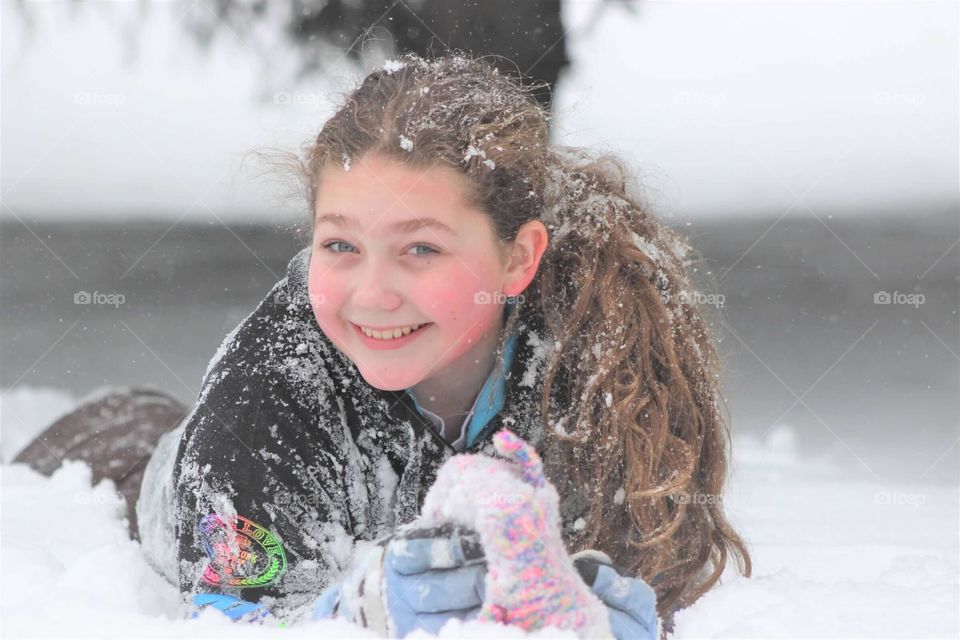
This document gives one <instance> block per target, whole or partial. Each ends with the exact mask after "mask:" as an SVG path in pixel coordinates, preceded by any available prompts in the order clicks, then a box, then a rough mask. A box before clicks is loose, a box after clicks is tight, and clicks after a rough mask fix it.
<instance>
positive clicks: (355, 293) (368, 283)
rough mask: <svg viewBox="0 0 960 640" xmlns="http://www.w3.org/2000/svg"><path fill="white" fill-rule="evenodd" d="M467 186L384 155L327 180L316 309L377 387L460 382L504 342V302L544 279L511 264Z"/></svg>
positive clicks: (316, 245)
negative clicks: (436, 379) (471, 365)
mask: <svg viewBox="0 0 960 640" xmlns="http://www.w3.org/2000/svg"><path fill="white" fill-rule="evenodd" d="M467 180H468V179H467V178H466V177H465V176H463V175H462V174H459V173H457V172H456V171H454V170H453V169H450V168H447V167H433V168H429V169H419V168H415V167H412V166H408V165H404V164H402V163H399V162H396V161H394V160H391V159H388V158H385V157H382V156H377V155H368V156H365V157H364V158H361V159H360V160H359V161H355V162H354V163H353V165H352V166H351V167H350V169H349V170H348V171H345V170H344V168H343V166H338V165H333V166H328V167H326V168H325V169H324V170H323V171H322V173H321V174H320V180H319V189H318V195H317V201H316V203H315V205H316V208H315V211H314V216H315V220H314V222H315V224H314V232H313V247H312V253H311V258H310V276H309V293H310V302H311V305H312V307H313V312H314V315H315V316H316V319H317V322H318V324H319V325H320V328H321V329H322V330H323V332H324V333H325V334H326V335H327V337H329V338H330V340H331V341H332V342H333V343H334V344H335V345H336V346H337V347H338V348H339V349H340V350H341V351H342V352H343V353H344V354H345V355H346V356H347V357H348V358H350V360H351V361H353V362H354V364H356V366H357V368H358V370H359V371H360V373H361V375H362V376H363V377H364V379H365V380H366V381H367V382H369V383H370V384H371V385H373V386H374V387H377V388H379V389H384V390H401V389H406V388H408V387H412V386H414V385H416V384H417V383H419V382H421V381H423V380H425V379H428V378H431V377H432V376H435V375H438V374H440V375H444V374H448V375H454V376H457V374H458V367H457V366H456V365H455V363H457V362H458V361H460V364H461V365H462V364H463V362H467V361H469V362H474V361H478V360H479V361H485V360H486V359H485V358H483V359H479V356H478V353H480V352H482V350H484V349H485V350H488V351H492V350H493V348H494V347H495V345H496V340H497V338H498V335H499V331H500V326H501V318H502V316H503V305H504V302H505V300H504V298H505V296H510V295H516V294H517V293H519V292H520V291H522V290H523V289H524V288H526V286H527V285H528V284H529V282H530V280H532V277H533V275H534V274H535V272H536V267H537V264H533V269H532V272H531V273H530V274H529V278H527V277H525V276H526V273H525V271H529V269H526V270H524V269H518V268H517V266H516V265H514V266H511V263H512V262H513V260H512V259H511V255H510V254H511V250H510V248H509V246H507V247H503V246H501V244H500V243H499V242H498V238H497V236H496V234H495V232H494V228H493V224H492V221H491V219H490V218H489V216H487V215H486V213H484V212H483V211H482V210H480V209H477V208H475V207H473V206H471V205H469V204H467V202H466V199H465V194H466V193H467V192H466V189H467V187H468V182H467ZM541 255H542V252H541ZM536 262H537V263H538V262H539V256H538V259H537V261H536ZM520 272H524V273H520ZM518 275H519V277H518ZM370 334H372V335H370ZM388 336H389V337H388ZM397 336H399V337H397ZM461 359H462V360H461ZM460 373H462V372H460Z"/></svg>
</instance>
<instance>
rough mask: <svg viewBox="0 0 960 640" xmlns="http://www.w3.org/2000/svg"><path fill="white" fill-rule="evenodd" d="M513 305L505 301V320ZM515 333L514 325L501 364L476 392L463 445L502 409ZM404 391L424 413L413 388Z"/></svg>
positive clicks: (511, 302) (470, 443)
mask: <svg viewBox="0 0 960 640" xmlns="http://www.w3.org/2000/svg"><path fill="white" fill-rule="evenodd" d="M515 306H516V303H515V302H513V301H510V302H507V304H506V308H507V311H506V314H505V321H506V316H509V314H510V312H511V311H512V310H513V308H514V307H515ZM517 334H518V331H517V327H516V325H514V327H513V330H512V331H511V332H510V336H509V337H508V338H507V341H506V344H505V345H504V351H503V359H502V360H501V366H500V367H499V368H496V369H494V370H493V371H491V372H490V375H489V376H487V379H486V381H485V382H484V383H483V387H481V388H480V393H479V394H477V398H476V400H475V401H474V403H473V408H472V409H471V413H470V422H469V424H468V425H467V428H466V442H465V444H464V446H465V447H469V446H470V445H472V444H473V442H474V441H475V440H476V439H477V436H479V435H480V432H481V431H483V428H484V427H485V426H487V424H488V423H489V422H490V420H492V419H493V417H494V416H495V415H497V414H498V413H500V412H501V411H502V410H503V406H504V404H505V402H506V396H507V390H506V387H507V384H506V378H507V374H508V373H509V371H510V367H511V365H512V364H513V356H514V353H515V352H516V349H517ZM404 391H405V392H406V393H407V394H409V396H410V397H411V398H412V399H413V404H414V406H415V407H416V408H417V411H419V412H420V415H424V409H423V407H421V406H420V403H419V402H417V397H416V395H414V393H413V388H412V387H410V388H408V389H405V390H404ZM425 417H426V416H425ZM451 444H452V443H451Z"/></svg>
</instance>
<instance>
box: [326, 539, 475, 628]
mask: <svg viewBox="0 0 960 640" xmlns="http://www.w3.org/2000/svg"><path fill="white" fill-rule="evenodd" d="M378 548H379V551H378V550H376V549H375V550H374V551H371V552H370V553H368V554H367V555H366V556H364V558H362V559H361V561H360V562H359V563H358V564H357V565H356V566H355V567H354V568H353V569H351V571H350V572H349V573H348V575H347V577H346V579H345V580H344V581H343V582H341V583H339V584H336V585H333V586H331V587H329V588H328V589H327V590H326V591H325V592H324V593H323V594H322V595H321V596H320V598H319V599H318V600H317V602H316V605H315V606H314V613H313V619H314V620H316V619H321V618H330V617H337V618H344V619H347V620H350V621H352V622H354V623H356V624H359V625H361V626H364V627H368V628H374V629H376V630H377V631H378V632H380V633H381V634H382V635H390V636H395V637H398V638H402V637H404V636H406V635H407V634H408V633H410V632H411V631H413V630H415V629H425V630H427V631H428V632H430V633H434V634H435V633H437V632H438V631H439V630H440V628H441V627H443V625H444V624H445V623H446V622H447V621H448V620H450V619H451V618H458V619H460V620H472V619H473V618H475V617H476V616H477V615H478V614H479V613H480V607H481V606H482V604H483V595H484V578H485V575H486V571H487V567H486V563H485V562H484V558H483V548H482V546H481V545H480V540H479V536H478V534H477V533H476V532H474V531H471V530H468V529H465V528H460V527H457V526H454V525H444V526H442V527H434V528H429V529H407V530H405V531H400V532H397V533H396V534H394V535H393V536H391V537H389V538H387V539H385V540H382V541H380V542H379V543H378ZM381 579H382V583H383V585H384V593H380V586H379V585H380V583H381Z"/></svg>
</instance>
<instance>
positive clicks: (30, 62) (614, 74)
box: [0, 0, 960, 220]
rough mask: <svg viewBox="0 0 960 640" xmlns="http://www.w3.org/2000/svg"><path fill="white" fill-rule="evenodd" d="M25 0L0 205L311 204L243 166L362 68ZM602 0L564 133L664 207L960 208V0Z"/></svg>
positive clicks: (99, 213) (299, 125)
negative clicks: (299, 62)
mask: <svg viewBox="0 0 960 640" xmlns="http://www.w3.org/2000/svg"><path fill="white" fill-rule="evenodd" d="M28 5H29V7H30V14H31V16H32V18H33V20H34V21H35V25H34V28H33V30H32V31H31V32H29V33H28V32H27V30H26V29H25V27H24V23H23V21H22V20H21V19H20V17H19V15H18V13H17V9H16V7H15V6H14V3H12V2H3V3H2V6H3V14H2V23H3V24H2V39H3V42H2V65H3V67H2V74H3V75H2V92H3V94H2V130H0V133H2V143H0V152H2V158H0V159H2V167H0V170H2V176H0V180H2V187H3V200H4V204H6V205H7V207H5V208H4V209H3V211H2V215H3V216H4V217H8V218H9V217H12V216H13V215H17V216H19V217H21V218H24V219H26V218H31V219H37V218H45V219H55V218H65V217H67V218H73V217H82V216H91V215H92V216H96V217H111V218H113V217H118V216H124V217H125V216H136V217H155V218H162V219H170V220H176V219H180V218H182V219H186V220H189V219H198V220H199V219H204V220H211V219H213V218H214V217H216V218H220V219H222V220H241V219H250V218H256V219H274V220H288V219H289V220H293V219H296V218H297V217H299V216H300V215H301V214H302V211H303V210H304V205H303V203H302V202H301V201H300V200H298V199H293V200H283V199H281V198H280V197H279V195H278V193H279V190H278V188H277V185H276V184H275V182H273V181H270V180H266V181H265V180H262V179H257V178H256V174H257V170H256V169H257V166H258V165H256V164H255V163H254V164H248V165H247V169H244V170H241V169H240V167H239V160H240V158H241V156H242V155H243V154H244V153H245V152H247V151H250V150H253V149H256V148H259V147H264V146H269V147H280V148H285V149H290V150H294V149H296V148H297V147H298V146H299V145H300V144H301V143H303V142H305V141H306V140H308V139H309V138H310V137H311V136H312V135H314V134H315V133H316V131H317V130H318V129H319V127H320V126H321V125H322V123H323V120H324V118H325V117H326V116H327V115H329V113H330V103H329V101H328V99H327V96H328V94H329V93H330V92H331V91H342V90H345V89H346V88H347V86H348V84H347V83H348V82H349V81H350V80H351V78H352V77H353V76H352V75H351V74H352V73H359V72H351V71H350V70H349V69H347V68H346V67H344V66H341V67H340V72H339V75H338V77H337V78H336V79H334V80H329V81H327V80H325V81H322V82H321V81H316V80H314V81H311V82H306V81H302V82H300V83H298V84H294V83H292V82H290V81H288V80H285V78H289V77H290V73H289V70H290V69H291V68H292V58H291V57H290V55H289V54H288V53H287V54H284V55H281V53H278V51H279V47H280V46H282V45H279V44H278V43H280V42H282V40H281V38H280V37H279V36H278V34H277V33H273V34H271V33H269V32H266V33H262V34H259V35H258V36H257V38H256V39H251V38H248V39H247V41H245V42H244V41H241V40H240V39H239V38H237V37H236V36H235V35H234V34H232V33H230V32H229V31H227V30H225V29H224V30H222V31H220V32H219V33H218V34H217V39H218V42H217V45H216V46H215V47H214V48H213V49H212V51H211V53H210V55H203V54H201V53H199V52H198V51H197V50H196V48H195V47H194V46H193V45H192V43H190V42H189V41H188V36H187V34H186V33H185V31H184V30H183V29H182V28H181V27H180V26H179V25H178V24H177V20H178V17H177V16H178V15H181V14H183V13H184V11H185V10H192V11H194V12H198V13H195V14H194V15H197V16H202V17H206V18H207V19H210V18H211V14H209V12H208V10H207V9H206V8H205V6H204V5H203V3H202V2H200V3H193V4H184V3H156V4H154V5H152V6H150V7H149V13H148V16H147V18H146V19H145V20H144V21H143V23H142V28H140V29H139V31H134V32H133V33H134V35H133V36H130V35H127V36H124V35H123V34H124V25H127V26H129V25H131V24H134V25H136V24H139V23H140V22H141V21H140V20H139V19H138V18H137V12H138V11H140V9H139V8H138V5H137V3H130V4H121V3H116V2H109V3H108V2H102V3H93V4H92V6H91V7H88V8H86V9H83V8H81V9H80V10H77V9H75V8H73V9H72V8H71V6H72V5H71V3H68V2H65V1H54V2H49V3H39V2H31V3H28ZM191 6H192V7H193V8H192V9H190V7H191ZM596 8H597V2H596V1H595V0H571V1H569V2H567V5H566V9H565V20H566V23H567V28H568V29H569V30H570V31H571V32H572V36H571V37H572V41H571V43H570V45H569V46H570V55H571V57H572V58H573V59H574V61H575V67H574V69H573V70H572V71H571V72H569V73H568V75H567V76H566V78H565V79H564V80H563V82H562V84H561V85H560V87H559V92H558V95H557V109H556V119H555V124H556V126H557V132H558V140H559V141H561V142H563V143H566V144H578V145H588V146H593V147H599V148H606V149H610V150H613V151H616V152H619V153H622V154H623V155H624V156H625V157H627V158H628V159H629V160H630V161H632V162H633V163H634V165H635V166H636V167H637V168H638V169H639V170H640V171H641V173H642V175H643V176H644V183H645V185H646V186H647V187H648V188H649V194H650V197H651V198H652V199H653V201H654V202H655V204H656V205H657V206H658V207H659V208H660V210H661V211H662V212H663V213H665V214H666V215H679V216H684V217H691V218H698V217H705V216H711V215H722V214H731V213H733V214H742V215H758V214H763V215H773V216H778V215H780V214H781V213H783V212H785V211H787V210H788V209H789V213H788V214H787V215H790V216H807V215H810V212H809V210H808V209H807V207H809V208H810V209H813V210H814V211H816V212H817V213H818V214H821V215H830V214H853V213H860V214H871V213H873V212H876V211H879V210H890V209H891V207H893V208H897V209H899V210H900V211H905V210H906V208H909V212H919V211H918V210H919V209H920V208H921V207H926V206H928V205H936V204H949V203H956V201H957V196H958V194H957V190H958V186H957V185H958V160H957V149H958V125H957V122H958V84H960V78H958V75H960V74H958V31H960V27H958V22H960V21H958V4H957V3H955V2H926V1H918V0H910V1H902V2H880V1H874V2H813V1H807V2H747V1H738V2H728V1H723V0H720V1H715V2H704V1H697V2H645V3H644V4H643V5H642V6H641V7H640V9H639V11H638V12H637V13H636V14H635V15H631V14H630V13H628V12H627V11H624V10H623V9H621V8H619V7H617V6H610V7H609V8H607V9H606V10H605V12H604V13H603V14H602V17H601V18H600V20H599V21H598V22H597V23H596V24H595V26H594V28H593V29H592V30H590V31H584V30H583V25H585V24H586V23H587V21H588V19H589V17H590V15H591V14H592V13H593V12H594V11H595V10H596ZM204 12H206V13H204ZM127 33H130V32H129V31H128V32H127ZM251 40H253V41H251ZM131 51H132V52H134V53H135V56H134V57H135V59H134V60H133V61H132V62H125V60H127V59H128V57H129V56H127V55H126V54H127V53H128V52H131ZM265 70H266V71H265ZM264 76H266V79H267V81H268V82H267V83H266V84H263V83H262V82H261V81H262V80H263V79H264ZM278 92H282V93H283V94H284V95H286V96H290V98H291V99H290V100H288V101H286V103H284V104H278V103H277V101H276V100H275V99H274V96H275V95H276V94H277V93H278ZM798 197H799V198H801V200H799V201H798V199H797V198H798ZM791 207H792V208H791Z"/></svg>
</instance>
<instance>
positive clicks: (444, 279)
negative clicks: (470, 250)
mask: <svg viewBox="0 0 960 640" xmlns="http://www.w3.org/2000/svg"><path fill="white" fill-rule="evenodd" d="M445 271H446V273H443V274H436V277H433V276H431V277H430V278H429V279H427V280H425V281H424V282H423V283H422V286H421V287H419V292H418V298H419V300H420V304H419V306H420V307H421V308H422V309H423V310H424V311H425V312H426V313H429V314H430V315H431V317H432V318H433V320H434V321H435V322H438V323H440V322H443V323H446V324H448V325H455V326H457V327H459V328H460V331H461V333H463V331H465V330H467V328H469V327H470V326H471V325H474V324H477V325H478V326H477V327H475V328H473V329H471V330H470V333H477V334H478V335H479V334H482V333H483V332H484V331H485V330H486V328H487V325H488V324H489V322H488V319H489V318H494V319H496V318H498V317H499V312H500V305H498V304H494V296H495V294H496V292H497V291H498V290H499V286H500V279H499V277H498V276H499V274H498V273H497V272H496V271H495V270H494V269H491V268H489V267H486V268H481V266H475V267H471V268H469V269H468V268H466V266H464V265H457V267H456V268H454V267H452V268H450V269H449V270H445Z"/></svg>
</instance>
